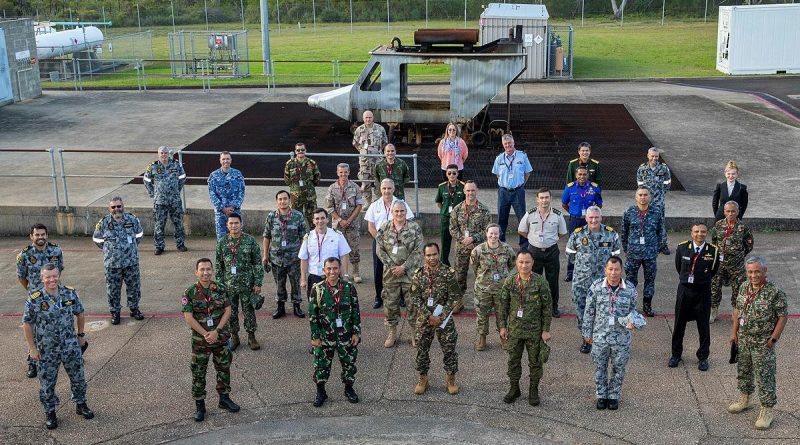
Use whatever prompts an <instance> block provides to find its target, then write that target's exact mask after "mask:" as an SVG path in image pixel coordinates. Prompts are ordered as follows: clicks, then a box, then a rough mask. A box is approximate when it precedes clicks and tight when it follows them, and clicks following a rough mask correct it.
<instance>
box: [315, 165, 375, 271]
mask: <svg viewBox="0 0 800 445" xmlns="http://www.w3.org/2000/svg"><path fill="white" fill-rule="evenodd" d="M365 204H367V203H365V202H364V198H363V197H362V195H361V189H360V188H359V187H358V184H356V183H355V182H353V181H351V180H349V179H348V180H347V185H345V187H344V190H342V186H341V185H339V182H338V181H337V182H334V183H333V184H331V186H330V187H328V194H327V195H326V196H325V209H326V210H327V211H328V214H329V215H333V212H336V214H337V215H339V216H340V217H341V219H347V218H350V216H351V215H352V214H353V210H355V209H356V207H357V206H359V205H360V206H362V207H363V206H364V205H365ZM362 219H364V218H363V217H362V216H361V215H357V216H356V217H355V218H354V219H353V222H351V223H350V225H349V226H347V228H346V229H344V230H342V228H341V227H339V220H338V219H336V220H333V222H332V227H333V228H334V229H336V230H339V231H340V232H342V235H344V239H345V240H347V245H348V246H350V253H349V254H348V255H350V264H359V263H360V262H361V254H360V253H359V247H360V246H361V220H362Z"/></svg>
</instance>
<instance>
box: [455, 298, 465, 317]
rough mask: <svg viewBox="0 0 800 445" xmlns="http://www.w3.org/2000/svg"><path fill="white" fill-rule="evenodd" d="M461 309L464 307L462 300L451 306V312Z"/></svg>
mask: <svg viewBox="0 0 800 445" xmlns="http://www.w3.org/2000/svg"><path fill="white" fill-rule="evenodd" d="M462 309H464V300H461V301H457V302H456V305H455V306H453V314H458V313H460V312H461V310H462Z"/></svg>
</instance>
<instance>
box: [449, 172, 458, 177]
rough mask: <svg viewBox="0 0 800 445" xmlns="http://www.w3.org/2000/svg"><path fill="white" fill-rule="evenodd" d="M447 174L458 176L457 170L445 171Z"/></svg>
mask: <svg viewBox="0 0 800 445" xmlns="http://www.w3.org/2000/svg"><path fill="white" fill-rule="evenodd" d="M447 176H458V172H447Z"/></svg>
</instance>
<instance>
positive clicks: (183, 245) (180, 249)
mask: <svg viewBox="0 0 800 445" xmlns="http://www.w3.org/2000/svg"><path fill="white" fill-rule="evenodd" d="M178 250H179V251H180V252H186V251H188V250H189V249H187V248H186V245H185V244H181V245H180V246H178Z"/></svg>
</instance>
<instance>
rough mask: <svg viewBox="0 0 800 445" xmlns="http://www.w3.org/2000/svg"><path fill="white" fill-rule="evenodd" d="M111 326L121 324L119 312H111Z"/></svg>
mask: <svg viewBox="0 0 800 445" xmlns="http://www.w3.org/2000/svg"><path fill="white" fill-rule="evenodd" d="M111 324H113V325H118V324H119V311H114V312H111Z"/></svg>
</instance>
